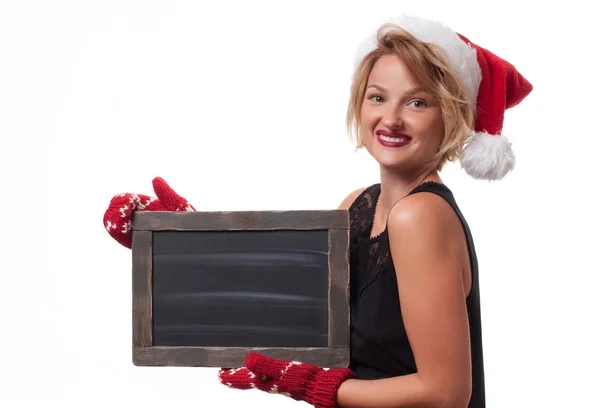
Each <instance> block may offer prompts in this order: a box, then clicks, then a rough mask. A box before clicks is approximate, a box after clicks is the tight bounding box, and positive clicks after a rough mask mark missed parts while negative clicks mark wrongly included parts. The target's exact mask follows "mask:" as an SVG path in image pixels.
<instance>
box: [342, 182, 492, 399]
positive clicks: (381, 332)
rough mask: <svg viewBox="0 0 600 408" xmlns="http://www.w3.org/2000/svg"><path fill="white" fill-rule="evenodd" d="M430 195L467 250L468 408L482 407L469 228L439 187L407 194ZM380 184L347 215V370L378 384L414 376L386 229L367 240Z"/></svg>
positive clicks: (473, 255)
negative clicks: (440, 202) (456, 225)
mask: <svg viewBox="0 0 600 408" xmlns="http://www.w3.org/2000/svg"><path fill="white" fill-rule="evenodd" d="M419 192H431V193H434V194H437V195H439V196H441V197H443V198H444V199H445V200H446V201H447V202H448V204H450V205H451V206H452V208H453V209H454V211H455V212H456V214H457V216H458V217H459V218H460V221H461V222H462V225H463V228H464V230H465V236H466V239H467V245H468V249H469V255H470V262H471V271H472V287H471V291H470V293H469V295H468V296H467V298H466V303H467V310H468V315H469V326H470V335H471V362H472V378H473V387H472V395H471V402H470V404H469V408H484V407H485V385H484V367H483V348H482V337H481V314H480V305H479V271H478V266H477V255H476V253H475V246H474V244H473V238H472V236H471V232H470V230H469V226H468V224H467V222H466V221H465V219H464V217H463V215H462V213H461V212H460V209H459V208H458V205H457V204H456V201H455V200H454V196H453V194H452V192H451V191H450V189H449V188H448V187H447V186H445V185H444V184H440V183H436V182H431V181H429V182H425V183H423V184H421V185H419V186H417V187H416V188H414V189H413V190H412V191H411V192H410V193H409V195H410V194H416V193H419ZM380 193H381V185H380V184H374V185H372V186H370V187H368V188H366V189H365V190H364V191H363V192H362V193H361V194H360V195H359V196H358V197H357V198H356V200H355V201H354V202H353V203H352V205H351V206H350V208H349V213H350V300H351V302H350V306H351V314H350V323H351V324H350V327H351V342H350V368H351V369H352V370H353V371H354V372H355V374H356V376H357V378H359V379H379V378H386V377H395V376H401V375H406V374H413V373H416V372H417V367H416V364H415V359H414V355H413V353H412V349H411V347H410V343H409V340H408V337H407V334H406V330H405V328H404V323H403V321H402V315H401V311H400V299H399V295H398V283H397V280H396V273H395V270H394V265H393V262H392V257H391V254H390V246H389V240H388V235H387V226H386V228H385V230H384V231H383V232H382V233H380V234H379V235H378V236H376V237H373V238H371V237H370V235H371V230H372V226H373V219H374V215H375V207H376V205H377V200H378V198H379V194H380Z"/></svg>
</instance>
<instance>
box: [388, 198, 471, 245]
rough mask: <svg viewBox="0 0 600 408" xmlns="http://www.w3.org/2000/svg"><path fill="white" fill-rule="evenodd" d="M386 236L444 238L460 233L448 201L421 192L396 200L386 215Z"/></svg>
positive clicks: (459, 226) (458, 223)
mask: <svg viewBox="0 0 600 408" xmlns="http://www.w3.org/2000/svg"><path fill="white" fill-rule="evenodd" d="M388 230H389V234H390V237H391V236H392V235H393V236H401V235H403V236H407V235H406V234H409V236H410V237H411V239H412V238H418V237H422V238H423V239H431V240H436V239H448V238H450V237H451V236H453V235H454V234H461V233H462V225H461V224H460V221H459V219H458V218H457V216H456V213H455V212H454V209H453V208H452V207H451V206H450V204H449V203H448V202H447V201H446V200H445V199H444V198H442V197H440V196H439V195H437V194H434V193H428V192H421V193H416V194H412V195H410V196H407V197H405V198H403V199H402V200H400V201H399V202H398V203H396V205H395V206H394V207H393V208H392V210H391V211H390V214H389V217H388Z"/></svg>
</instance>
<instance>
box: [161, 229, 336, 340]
mask: <svg viewBox="0 0 600 408" xmlns="http://www.w3.org/2000/svg"><path fill="white" fill-rule="evenodd" d="M152 243H153V244H152V245H153V248H152V253H153V269H152V271H153V274H152V279H153V284H152V286H153V292H152V300H153V305H152V307H153V337H154V345H155V346H222V347H327V344H328V343H327V341H328V293H327V292H328V289H327V288H328V276H329V266H328V245H329V242H328V231H327V230H312V231H296V230H276V231H158V232H154V234H153V240H152Z"/></svg>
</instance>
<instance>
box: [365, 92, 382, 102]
mask: <svg viewBox="0 0 600 408" xmlns="http://www.w3.org/2000/svg"><path fill="white" fill-rule="evenodd" d="M368 99H369V100H371V101H373V102H376V103H381V102H383V101H384V99H383V96H381V95H377V94H374V95H371V96H369V98H368Z"/></svg>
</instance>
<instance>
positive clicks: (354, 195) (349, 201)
mask: <svg viewBox="0 0 600 408" xmlns="http://www.w3.org/2000/svg"><path fill="white" fill-rule="evenodd" d="M366 189H367V187H361V188H357V189H356V190H354V191H352V192H351V193H350V194H348V195H347V196H346V198H344V200H343V201H342V203H341V204H340V205H339V207H338V210H347V209H349V208H350V206H351V205H352V203H353V202H354V201H355V200H356V199H357V198H358V196H359V195H361V193H362V192H363V191H365V190H366Z"/></svg>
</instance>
